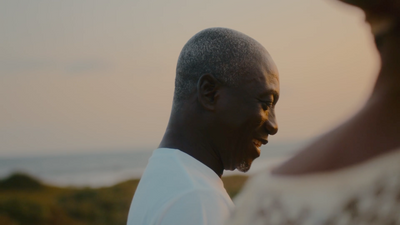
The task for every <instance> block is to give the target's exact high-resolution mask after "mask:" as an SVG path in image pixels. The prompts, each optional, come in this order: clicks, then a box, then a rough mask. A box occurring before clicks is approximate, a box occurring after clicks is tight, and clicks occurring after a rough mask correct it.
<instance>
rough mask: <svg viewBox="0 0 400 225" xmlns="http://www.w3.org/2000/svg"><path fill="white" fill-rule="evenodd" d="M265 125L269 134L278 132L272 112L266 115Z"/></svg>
mask: <svg viewBox="0 0 400 225" xmlns="http://www.w3.org/2000/svg"><path fill="white" fill-rule="evenodd" d="M265 125H266V128H267V130H268V133H269V134H270V135H274V134H276V133H278V123H277V121H276V117H275V114H273V113H272V114H270V115H269V116H268V120H267V121H266V123H265Z"/></svg>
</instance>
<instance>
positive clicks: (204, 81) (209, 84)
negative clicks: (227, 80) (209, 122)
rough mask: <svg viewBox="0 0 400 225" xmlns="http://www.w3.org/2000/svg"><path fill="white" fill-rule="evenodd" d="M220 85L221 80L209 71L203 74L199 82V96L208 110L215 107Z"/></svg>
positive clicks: (201, 102)
mask: <svg viewBox="0 0 400 225" xmlns="http://www.w3.org/2000/svg"><path fill="white" fill-rule="evenodd" d="M220 86H221V84H220V82H219V81H218V80H217V79H216V78H215V77H214V76H213V75H212V74H209V73H207V74H203V75H201V77H200V79H199V81H198V82H197V97H198V99H199V102H200V104H201V105H202V106H203V107H204V108H206V109H207V110H210V111H213V110H214V109H215V102H216V100H217V99H218V90H219V88H220Z"/></svg>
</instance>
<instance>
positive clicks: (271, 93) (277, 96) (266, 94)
mask: <svg viewBox="0 0 400 225" xmlns="http://www.w3.org/2000/svg"><path fill="white" fill-rule="evenodd" d="M270 95H272V96H274V103H276V102H277V101H278V99H279V93H278V92H277V91H276V90H268V91H266V92H264V93H262V94H261V95H260V97H261V98H262V97H266V96H270Z"/></svg>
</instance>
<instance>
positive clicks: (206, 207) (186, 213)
mask: <svg viewBox="0 0 400 225" xmlns="http://www.w3.org/2000/svg"><path fill="white" fill-rule="evenodd" d="M231 207H232V206H230V205H229V203H228V202H227V201H226V200H225V199H224V198H223V197H222V196H221V195H220V194H219V193H216V192H215V191H211V190H200V191H199V190H197V191H191V192H188V193H184V194H182V195H181V196H179V197H177V198H175V199H173V200H172V201H170V202H169V203H167V205H166V207H164V210H163V211H162V212H160V214H159V215H158V216H157V217H156V218H155V219H156V221H155V223H154V224H157V225H177V224H182V225H184V224H190V225H221V224H223V222H224V221H225V220H226V219H227V218H228V217H229V215H230V211H231V210H232V208H231Z"/></svg>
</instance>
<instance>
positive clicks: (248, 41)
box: [174, 27, 266, 104]
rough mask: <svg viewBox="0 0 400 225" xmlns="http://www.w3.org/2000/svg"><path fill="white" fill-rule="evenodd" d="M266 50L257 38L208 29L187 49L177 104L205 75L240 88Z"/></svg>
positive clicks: (180, 69) (180, 66)
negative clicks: (210, 75)
mask: <svg viewBox="0 0 400 225" xmlns="http://www.w3.org/2000/svg"><path fill="white" fill-rule="evenodd" d="M264 51H266V50H265V48H264V47H263V46H262V45H261V44H260V43H258V42H257V41H256V40H254V39H253V38H251V37H249V36H247V35H245V34H243V33H240V32H238V31H235V30H232V29H228V28H220V27H216V28H208V29H205V30H202V31H200V32H199V33H197V34H196V35H194V36H193V37H192V38H191V39H190V40H189V41H188V42H187V43H186V44H185V46H184V47H183V49H182V51H181V53H180V55H179V59H178V64H177V66H176V78H175V93H174V104H179V103H181V102H182V100H184V99H185V98H186V97H187V96H189V95H190V94H191V93H192V92H193V91H194V90H196V86H197V82H198V80H199V78H200V77H201V75H203V74H206V73H210V74H212V75H213V76H214V77H215V78H216V79H218V80H219V81H220V82H222V83H223V84H224V85H228V86H237V85H238V84H239V82H240V78H241V77H242V76H243V75H246V74H247V73H248V71H249V70H250V69H251V68H252V67H253V66H254V65H255V64H257V63H259V59H260V57H262V56H261V55H262V52H264Z"/></svg>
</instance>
